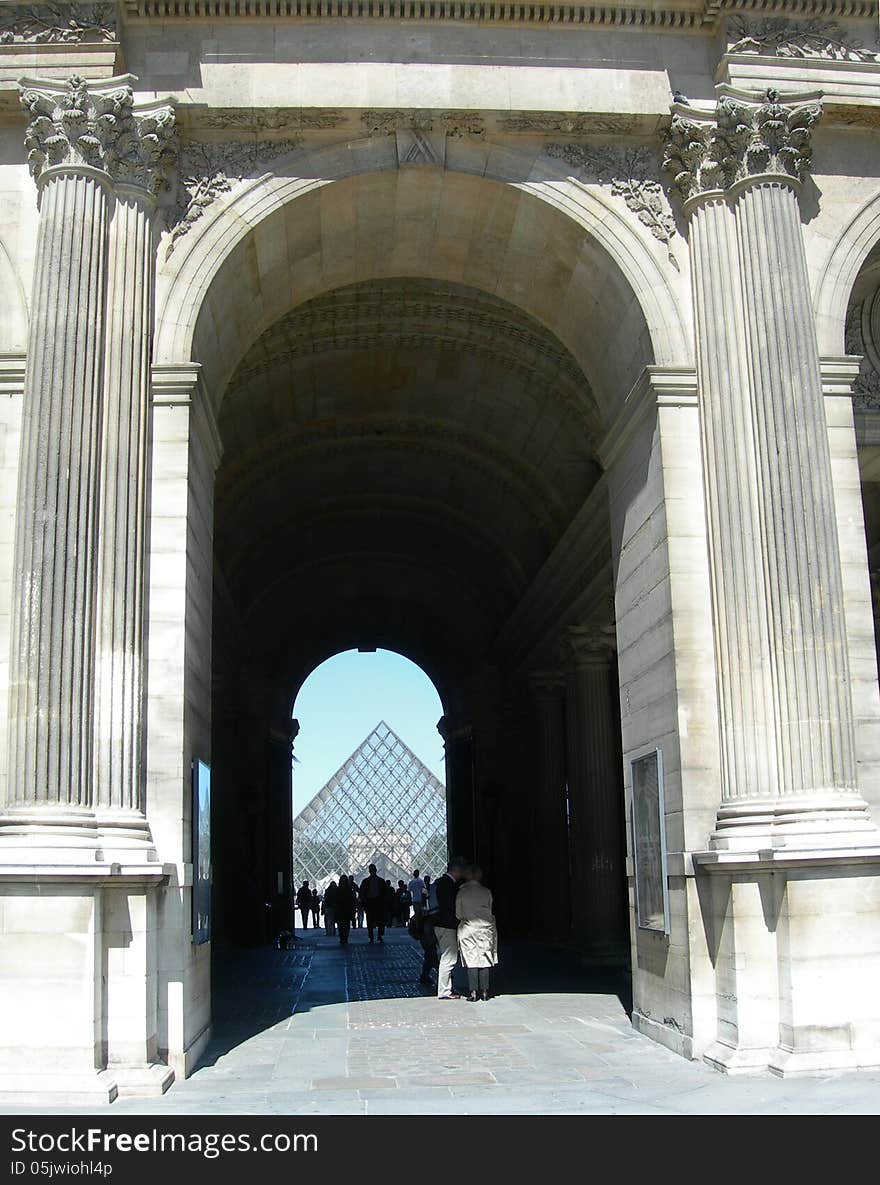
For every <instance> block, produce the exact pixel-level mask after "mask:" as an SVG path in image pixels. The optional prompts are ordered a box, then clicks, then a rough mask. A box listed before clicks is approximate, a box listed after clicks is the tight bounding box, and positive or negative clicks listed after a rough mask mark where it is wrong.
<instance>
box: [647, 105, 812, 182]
mask: <svg viewBox="0 0 880 1185" xmlns="http://www.w3.org/2000/svg"><path fill="white" fill-rule="evenodd" d="M799 98H800V101H798V102H789V101H787V100H786V101H783V100H782V99H781V98H780V95H779V92H778V91H774V90H767V91H765V92H764V93H763V94H758V95H753V94H749V93H747V92H744V91H735V90H733V89H732V88H730V87H720V88H719V98H718V101H717V103H716V104H715V106H714V108H711V109H702V110H701V109H698V108H692V107H691V106H690V104H688V103H687V101H682V102H677V103H675V105H674V106H673V108H672V123H671V125H670V128H669V131H668V132H667V134H666V143H665V148H664V156H663V168H664V170H665V171H666V172H667V173H669V174H670V175H671V177H672V183H673V186H674V188H675V189H676V190H677V191H678V193H679V194H680V196H681V197H682V199H683V200H684V201H688V200H689V199H690V198H694V197H697V196H698V195H699V194H702V193H707V192H710V191H724V190H727V189H729V188H730V187H731V186H732V185H734V184H736V182H738V181H742V180H744V179H745V178H748V177H757V176H766V175H767V174H771V175H772V174H776V175H778V176H780V177H788V178H792V179H793V180H795V181H801V180H803V177H804V176H805V174H806V172H807V169H808V168H809V164H810V157H811V155H812V146H811V135H812V128H813V126H814V125H815V124H816V123H817V122H818V120H819V118H820V117H821V114H822V107H821V104H820V103H819V102H818V99H817V98H813V96H810V100H811V101H809V102H803V96H800V97H799Z"/></svg>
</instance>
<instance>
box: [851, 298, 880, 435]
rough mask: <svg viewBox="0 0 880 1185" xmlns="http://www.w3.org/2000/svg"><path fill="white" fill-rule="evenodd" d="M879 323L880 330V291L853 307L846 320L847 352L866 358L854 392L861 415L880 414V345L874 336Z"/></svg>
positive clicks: (854, 402)
mask: <svg viewBox="0 0 880 1185" xmlns="http://www.w3.org/2000/svg"><path fill="white" fill-rule="evenodd" d="M872 313H874V314H875V315H874V316H872ZM875 320H876V322H877V327H878V329H880V290H878V291H877V292H875V293H874V296H873V297H871V298H869V299H868V300H864V301H861V302H860V303H859V304H855V305H853V306H852V308H851V309H850V310H849V312H848V313H847V318H846V347H845V348H846V352H847V354H861V355H862V363H861V367H860V368H859V374H858V377H857V378H856V380H855V382H854V383H853V388H852V392H853V406H854V407H855V408H856V410H857V411H880V372H878V369H877V353H878V347H880V342H878V341H877V340H876V339H875V338H874V335H873V324H874V322H875Z"/></svg>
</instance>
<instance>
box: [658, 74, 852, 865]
mask: <svg viewBox="0 0 880 1185" xmlns="http://www.w3.org/2000/svg"><path fill="white" fill-rule="evenodd" d="M806 98H807V99H808V100H809V101H807V102H804V101H803V98H801V99H800V101H798V102H796V103H794V102H782V101H780V99H779V96H778V94H776V93H775V92H773V91H768V92H766V93H765V94H764V95H743V94H742V93H740V92H735V91H732V90H731V89H730V88H726V87H721V88H719V101H718V104H717V106H716V108H715V109H714V110H712V111H702V112H700V111H692V110H691V109H690V108H689V107H683V106H676V108H675V109H674V118H673V123H672V127H671V130H670V135H669V139H668V143H667V153H666V167H667V169H668V171H669V172H670V173H672V175H673V177H674V183H675V186H676V187H677V188H678V190H679V192H680V193H681V195H682V197H683V198H684V199H685V200H684V209H685V213H686V214H687V215H689V216H690V222H691V225H690V249H691V262H692V269H693V274H694V301H695V311H696V319H697V342H698V362H699V375H700V396H701V416H702V431H703V441H704V453H705V455H704V471H705V474H706V485H707V500H708V510H709V521H710V553H711V559H712V581H713V609H714V618H715V621H714V624H715V642H716V652H717V655H718V660H719V662H718V668H719V701H720V708H721V721H722V724H721V731H722V753H723V778H722V803H721V807H720V810H719V814H718V823H717V828H716V832H715V835H714V837H713V843H714V844H715V845H716V846H719V847H731V846H733V847H748V846H751V847H754V846H759V847H767V846H771V847H772V846H779V845H785V844H796V845H803V844H804V843H807V844H809V843H827V841H828V836H829V834H834V833H836V834H841V833H845V834H846V835H848V836H849V837H850V838H849V839H848V840H847V841H846V842H850V840H851V839H852V837H853V835H858V834H859V833H865V834H866V835H867V834H868V833H870V832H871V831H872V825H871V823H870V820H869V818H868V813H867V807H866V805H865V803H864V801H863V799H862V798H861V797H860V795H859V794H858V792H857V790H856V777H855V760H854V746H853V723H852V706H851V700H850V688H849V672H848V660H847V647H846V636H845V625H844V619H843V588H842V580H841V568H840V552H839V546H838V540H837V531H836V522H835V516H834V503H833V484H832V475H831V462H830V454H829V447H828V437H827V429H826V424H825V416H824V409H823V405H822V386H821V377H820V371H819V360H818V354H817V348H816V338H815V326H814V323H813V315H812V308H811V304H810V297H809V284H808V278H807V269H806V258H805V253H804V247H803V238H802V231H801V224H800V212H799V208H798V191H799V185H800V179H801V177H802V175H803V174H804V173H805V171H806V168H807V166H808V163H809V159H810V151H811V149H810V131H811V128H812V126H813V125H814V124H815V122H816V121H817V120H818V118H819V116H820V107H819V105H818V103H817V102H815V101H813V100H814V98H815V97H813V96H806Z"/></svg>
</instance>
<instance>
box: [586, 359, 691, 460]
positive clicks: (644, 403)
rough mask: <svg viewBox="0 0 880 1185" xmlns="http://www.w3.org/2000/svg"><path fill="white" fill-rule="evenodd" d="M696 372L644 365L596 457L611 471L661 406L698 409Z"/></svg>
mask: <svg viewBox="0 0 880 1185" xmlns="http://www.w3.org/2000/svg"><path fill="white" fill-rule="evenodd" d="M698 402H699V399H698V393H697V372H696V370H695V369H694V368H693V367H677V366H646V367H645V369H644V370H643V371H642V373H641V375H640V376H639V377H638V379H636V381H635V383H634V384H633V386H632V389H631V390H630V393H629V394H628V395H627V397H626V399H625V400H624V404H623V407H622V408H621V410H620V412H619V413H618V416H617V418H616V420H615V421H614V423H613V424H612V425H611V427H610V428H609V430H608V432H607V434H606V436H605V439H604V440H603V441H602V443H601V444H600V445H599V449H598V455H599V459H600V461H601V462H602V467H603V468H604V469H605V470H608V469H610V467H611V466H612V465H613V464H614V462H615V460H616V459H617V458H618V456H619V455H620V453H621V452H622V451H623V450H624V449H626V447H627V446H628V445H629V443H630V441H631V440H632V438H633V434H634V433H635V432H636V431H637V430H638V428H639V426H640V425H641V424H642V422H643V421H644V419H645V418H646V417H647V416H648V415H649V414H650V412H651V411H652V410H654V409H656V408H660V407H697V406H698Z"/></svg>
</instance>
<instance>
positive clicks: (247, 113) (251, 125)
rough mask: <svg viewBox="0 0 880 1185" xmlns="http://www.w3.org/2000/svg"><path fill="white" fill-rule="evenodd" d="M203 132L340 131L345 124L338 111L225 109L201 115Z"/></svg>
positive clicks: (277, 108)
mask: <svg viewBox="0 0 880 1185" xmlns="http://www.w3.org/2000/svg"><path fill="white" fill-rule="evenodd" d="M197 122H198V124H199V126H200V127H203V128H222V129H223V130H224V131H236V132H253V133H254V134H259V133H260V132H274V131H281V130H284V131H292V132H312V131H326V130H327V129H328V128H337V127H339V126H340V125H341V124H343V123H344V122H345V116H344V115H341V114H340V113H339V112H338V111H299V110H297V111H291V110H289V109H287V108H285V107H259V108H251V107H224V108H221V109H216V110H213V111H204V112H200V113H199V116H198V120H197Z"/></svg>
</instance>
